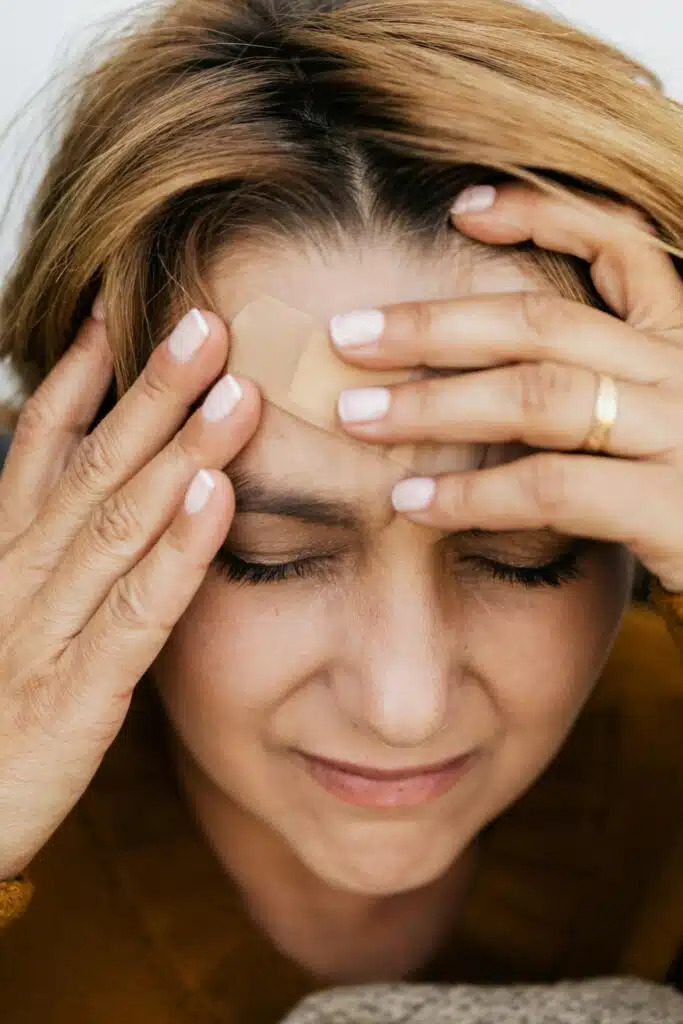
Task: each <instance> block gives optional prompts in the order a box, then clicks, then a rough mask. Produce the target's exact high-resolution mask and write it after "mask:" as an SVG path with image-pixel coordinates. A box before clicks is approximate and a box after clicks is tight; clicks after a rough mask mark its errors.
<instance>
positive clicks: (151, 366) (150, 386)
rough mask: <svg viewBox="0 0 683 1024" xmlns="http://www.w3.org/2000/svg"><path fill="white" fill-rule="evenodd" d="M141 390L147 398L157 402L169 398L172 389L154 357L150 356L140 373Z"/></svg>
mask: <svg viewBox="0 0 683 1024" xmlns="http://www.w3.org/2000/svg"><path fill="white" fill-rule="evenodd" d="M155 351H156V350H155ZM152 355H154V353H152ZM140 391H141V393H142V395H144V397H145V398H147V399H149V400H150V401H152V402H154V403H157V402H158V401H159V400H160V399H166V398H168V395H169V393H170V391H171V387H170V385H169V383H168V381H166V380H164V377H163V374H162V373H161V372H160V370H159V367H158V366H157V363H156V360H155V359H154V358H150V359H149V360H148V361H147V364H146V365H145V368H144V370H143V371H142V374H141V375H140Z"/></svg>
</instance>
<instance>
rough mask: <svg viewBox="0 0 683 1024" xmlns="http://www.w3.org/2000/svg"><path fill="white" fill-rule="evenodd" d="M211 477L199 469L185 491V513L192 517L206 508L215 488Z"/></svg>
mask: <svg viewBox="0 0 683 1024" xmlns="http://www.w3.org/2000/svg"><path fill="white" fill-rule="evenodd" d="M215 486H216V485H215V483H214V481H213V477H212V476H211V474H210V473H207V472H206V470H205V469H200V470H199V472H198V473H197V475H196V477H195V478H194V480H193V481H192V483H191V484H190V486H189V487H188V489H187V494H186V495H185V511H186V512H187V514H188V515H189V516H194V515H196V514H197V512H201V510H202V509H203V508H204V507H205V506H206V504H207V502H208V500H209V498H210V497H211V494H212V492H213V489H214V487H215Z"/></svg>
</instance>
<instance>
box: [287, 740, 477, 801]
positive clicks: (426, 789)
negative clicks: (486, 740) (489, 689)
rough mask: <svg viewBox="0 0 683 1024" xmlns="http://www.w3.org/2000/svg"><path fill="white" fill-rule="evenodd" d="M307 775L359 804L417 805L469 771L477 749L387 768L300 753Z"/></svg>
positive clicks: (324, 787)
mask: <svg viewBox="0 0 683 1024" xmlns="http://www.w3.org/2000/svg"><path fill="white" fill-rule="evenodd" d="M301 758H302V760H303V763H304V766H305V768H306V770H307V772H308V774H309V775H310V776H311V777H312V778H313V779H314V780H315V781H316V782H317V783H318V784H319V785H320V786H322V788H323V789H325V790H327V792H328V793H331V794H332V795H333V796H336V797H338V798H339V799H340V800H343V801H344V802H345V803H349V804H355V805H356V806H359V807H374V808H398V807H400V808H404V807H418V806H419V805H420V804H424V803H427V802H428V801H430V800H435V799H437V798H438V797H440V796H443V794H444V793H446V792H448V790H450V789H452V787H453V786H454V785H455V784H456V783H457V782H458V781H459V780H460V779H461V778H462V776H463V775H464V774H465V773H466V772H467V770H468V769H469V767H470V766H471V764H472V762H473V760H474V752H470V753H467V754H462V755H461V756H459V757H455V758H451V759H450V760H448V761H442V762H441V763H439V764H433V765H426V766H424V767H419V768H406V769H398V770H392V771H384V770H381V769H378V768H367V767H365V766H364V765H363V766H361V765H354V764H348V763H346V762H343V761H330V760H328V759H327V758H323V757H315V756H313V755H311V754H301Z"/></svg>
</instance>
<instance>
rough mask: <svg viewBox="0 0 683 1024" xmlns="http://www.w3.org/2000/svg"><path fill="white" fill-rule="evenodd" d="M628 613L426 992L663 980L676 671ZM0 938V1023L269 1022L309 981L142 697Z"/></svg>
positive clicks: (677, 773) (680, 740)
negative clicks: (261, 925)
mask: <svg viewBox="0 0 683 1024" xmlns="http://www.w3.org/2000/svg"><path fill="white" fill-rule="evenodd" d="M670 618H671V622H670V626H671V627H672V628H671V632H668V631H667V627H666V625H665V624H664V620H663V619H662V618H660V617H659V616H657V615H656V614H655V613H654V612H653V611H651V610H649V609H647V608H645V607H634V608H633V609H632V610H631V611H630V612H629V614H628V616H627V620H626V622H625V625H624V628H623V630H622V633H621V636H620V638H619V640H618V642H617V644H616V647H615V649H614V651H613V654H612V656H611V659H610V661H609V664H608V666H607V668H606V670H605V672H604V674H603V676H602V678H601V680H600V682H599V684H598V686H597V688H596V690H595V693H594V695H593V696H592V698H591V700H590V701H589V703H588V705H587V707H586V709H585V712H584V714H583V715H582V717H581V719H580V720H579V723H578V724H577V726H576V729H575V730H574V732H573V734H572V736H571V737H570V739H569V741H568V742H567V744H566V746H565V747H564V749H563V751H562V753H561V754H560V756H559V757H558V759H557V760H556V761H555V763H554V764H553V765H552V766H551V768H550V769H549V770H548V772H547V773H546V774H545V775H544V776H543V777H542V778H541V779H540V780H539V781H538V782H537V783H536V785H535V786H534V787H533V789H532V790H531V791H530V792H529V793H528V794H527V795H526V796H525V797H523V798H522V800H520V801H519V802H518V803H517V804H516V805H515V806H514V807H513V808H511V809H510V810H509V811H508V812H507V813H506V814H505V815H504V816H503V817H502V818H501V819H499V820H498V821H497V822H496V823H495V824H494V825H493V826H492V827H491V829H490V830H489V832H488V834H487V836H486V839H485V842H484V843H483V846H482V853H481V858H480V861H479V866H478V869H477V874H476V877H475V880H474V885H473V888H472V891H471V893H470V896H469V898H468V902H467V904H466V907H465V912H464V915H463V916H462V917H461V918H460V920H459V922H458V925H457V929H456V930H455V932H454V933H453V935H452V937H451V938H450V939H449V941H448V942H447V943H446V944H445V946H444V948H443V949H442V950H441V952H440V953H439V955H438V957H437V958H436V959H435V960H434V961H433V962H432V963H431V964H429V965H428V966H427V967H426V968H425V971H424V972H423V974H422V975H421V978H420V980H437V981H462V980H467V981H474V982H486V981H501V982H510V981H524V982H533V981H551V980H555V979H558V978H571V977H584V978H588V977H592V976H596V975H602V974H623V973H626V974H636V975H640V976H641V977H643V978H649V979H653V980H663V979H664V978H665V976H666V973H667V971H668V969H669V967H670V965H671V963H672V961H673V960H674V959H675V958H676V956H677V954H678V953H679V951H680V950H681V948H682V947H683V663H682V662H681V659H680V654H679V652H678V650H677V648H676V644H675V643H674V642H673V641H672V638H671V633H673V634H674V635H675V634H676V631H677V628H678V632H679V636H678V642H679V643H680V642H681V640H683V638H681V636H680V628H679V627H676V625H675V623H674V621H673V616H672V615H671V616H670ZM31 875H32V878H33V881H34V882H35V884H36V892H35V896H34V898H33V902H32V904H31V906H30V908H29V910H28V912H27V913H26V914H25V916H24V917H22V918H20V919H19V920H17V921H15V922H13V923H11V924H10V925H9V927H7V928H6V929H4V930H3V931H2V932H1V933H0V1020H2V1021H3V1022H4V1021H6V1022H7V1024H219V1022H220V1024H272V1022H274V1021H277V1020H278V1019H279V1018H280V1016H282V1015H283V1014H284V1013H285V1012H286V1011H287V1010H288V1009H289V1008H290V1007H291V1006H292V1005H293V1004H294V1003H295V1002H296V1001H297V1000H298V999H299V998H300V997H302V996H303V995H305V994H307V993H309V992H311V991H312V990H313V989H314V988H315V987H316V983H315V981H314V979H312V978H311V977H308V976H307V975H306V974H305V972H303V971H302V970H300V969H298V968H297V967H296V966H294V965H293V964H292V963H290V962H288V961H287V960H286V959H285V958H284V957H283V956H282V955H281V954H279V953H278V952H277V951H276V950H275V949H274V948H273V947H272V945H271V944H270V943H269V942H268V940H267V939H266V938H265V937H264V936H263V935H262V934H261V933H260V932H259V931H258V930H257V929H256V928H255V927H254V925H253V924H252V923H251V921H250V919H249V917H248V915H247V914H246V912H245V910H244V908H243V906H242V904H241V901H240V897H239V894H238V892H237V891H236V889H235V887H234V886H233V885H232V884H231V882H230V879H229V878H227V877H226V876H225V874H224V873H223V872H222V870H221V868H220V867H219V865H218V863H217V861H216V860H215V859H214V857H213V855H212V853H211V852H210V851H209V849H208V847H207V846H206V845H205V843H204V841H203V840H202V838H201V835H200V834H199V832H198V831H197V829H196V827H195V826H194V824H193V823H192V820H191V818H190V816H189V813H188V811H187V809H186V807H185V805H184V803H183V802H182V800H181V798H180V796H179V794H178V792H177V790H176V788H175V784H174V780H173V775H172V773H171V771H170V770H169V767H168V763H167V761H166V759H165V755H164V748H163V730H162V726H161V720H160V712H159V711H158V709H157V707H156V704H155V703H154V701H153V699H152V698H151V694H150V693H149V692H146V691H145V689H144V685H143V686H142V687H141V689H140V690H139V692H138V694H137V695H136V698H135V703H134V707H133V709H132V711H131V713H130V715H129V717H128V719H127V721H126V724H125V726H124V729H123V731H122V732H121V734H120V736H119V738H118V739H117V741H116V742H115V744H114V745H113V747H112V748H111V750H110V752H109V753H108V755H107V757H106V759H105V761H104V763H103V765H102V768H101V770H100V771H99V773H98V775H97V776H96V778H95V780H94V781H93V783H92V785H91V786H90V788H89V790H88V792H87V793H86V795H85V796H84V798H83V799H82V800H81V802H80V803H79V805H78V806H77V807H76V809H75V810H74V811H73V812H72V814H71V815H70V816H69V818H68V819H67V820H66V822H65V823H64V825H63V826H62V827H61V829H60V830H59V831H58V832H57V834H56V835H55V836H54V838H53V839H52V841H51V842H50V843H49V844H48V846H47V847H46V848H45V850H44V851H43V852H42V853H41V854H40V856H39V857H38V858H37V860H36V861H35V863H34V864H33V866H32V869H31Z"/></svg>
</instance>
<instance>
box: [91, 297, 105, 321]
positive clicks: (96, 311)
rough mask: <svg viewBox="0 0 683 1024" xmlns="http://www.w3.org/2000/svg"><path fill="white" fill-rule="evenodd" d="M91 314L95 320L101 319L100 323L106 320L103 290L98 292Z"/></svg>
mask: <svg viewBox="0 0 683 1024" xmlns="http://www.w3.org/2000/svg"><path fill="white" fill-rule="evenodd" d="M90 316H91V317H92V318H93V320H99V321H100V323H102V322H104V320H105V312H104V299H103V298H102V292H98V293H97V298H96V299H95V301H94V303H93V307H92V310H91V311H90Z"/></svg>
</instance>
